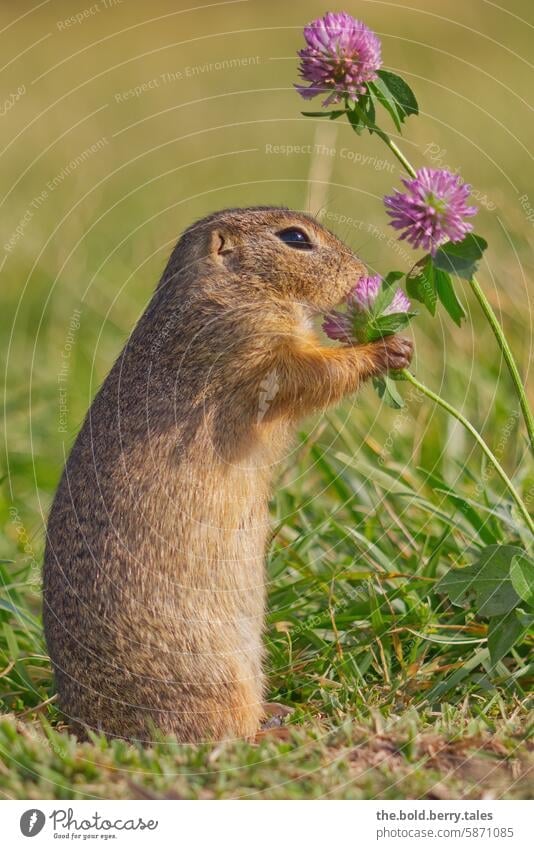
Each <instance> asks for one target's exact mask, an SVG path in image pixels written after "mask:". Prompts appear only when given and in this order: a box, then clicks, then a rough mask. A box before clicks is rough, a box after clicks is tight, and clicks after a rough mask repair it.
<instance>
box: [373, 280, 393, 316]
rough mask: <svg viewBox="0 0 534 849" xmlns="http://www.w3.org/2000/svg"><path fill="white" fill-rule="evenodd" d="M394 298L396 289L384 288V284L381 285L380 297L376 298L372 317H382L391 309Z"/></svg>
mask: <svg viewBox="0 0 534 849" xmlns="http://www.w3.org/2000/svg"><path fill="white" fill-rule="evenodd" d="M394 297H395V289H394V288H393V287H392V286H384V284H383V283H382V284H381V285H380V289H379V292H378V295H377V296H376V298H375V301H374V303H373V306H372V307H371V313H372V315H374V316H379V315H381V314H382V313H383V312H384V310H385V309H386V308H387V307H389V305H390V304H391V302H392V300H393V298H394Z"/></svg>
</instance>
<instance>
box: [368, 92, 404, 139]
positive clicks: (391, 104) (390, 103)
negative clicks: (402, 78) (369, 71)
mask: <svg viewBox="0 0 534 849" xmlns="http://www.w3.org/2000/svg"><path fill="white" fill-rule="evenodd" d="M367 88H368V90H369V92H370V93H371V96H374V97H376V99H377V100H378V102H379V103H380V105H381V106H383V107H384V109H385V110H386V111H387V112H389V114H390V115H391V118H392V119H393V123H394V124H395V127H396V128H397V130H398V131H399V133H400V132H401V119H400V118H399V113H398V110H397V104H396V102H395V99H394V97H393V96H392V94H391V93H390V91H389V89H388V87H387V85H386V84H385V83H384V82H382V80H381V79H377V80H375V81H374V82H372V83H367Z"/></svg>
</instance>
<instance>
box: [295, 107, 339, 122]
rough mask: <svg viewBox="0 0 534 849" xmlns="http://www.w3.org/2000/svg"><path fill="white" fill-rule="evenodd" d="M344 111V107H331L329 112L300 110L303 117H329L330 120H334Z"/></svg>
mask: <svg viewBox="0 0 534 849" xmlns="http://www.w3.org/2000/svg"><path fill="white" fill-rule="evenodd" d="M346 112H347V110H346V109H333V110H332V111H331V112H301V113H300V114H301V115H304V117H305V118H329V119H330V120H331V121H335V120H336V118H339V117H340V116H341V115H345V114H346Z"/></svg>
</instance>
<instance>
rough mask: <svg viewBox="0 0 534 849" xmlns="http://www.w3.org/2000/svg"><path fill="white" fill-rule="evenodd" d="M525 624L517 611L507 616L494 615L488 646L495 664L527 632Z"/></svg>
mask: <svg viewBox="0 0 534 849" xmlns="http://www.w3.org/2000/svg"><path fill="white" fill-rule="evenodd" d="M525 630H526V628H525V625H524V624H523V623H522V622H521V621H520V620H519V619H518V618H517V614H516V613H515V611H512V612H511V613H508V614H506V615H505V616H494V617H493V618H492V619H490V621H489V625H488V648H489V653H490V658H491V662H492V665H493V666H495V665H496V664H497V663H498V662H499V661H500V660H502V658H503V657H504V656H505V655H507V654H508V653H509V651H510V649H511V648H512V646H513V645H514V644H515V643H517V642H518V641H519V640H520V638H521V636H522V635H523V633H524V632H525Z"/></svg>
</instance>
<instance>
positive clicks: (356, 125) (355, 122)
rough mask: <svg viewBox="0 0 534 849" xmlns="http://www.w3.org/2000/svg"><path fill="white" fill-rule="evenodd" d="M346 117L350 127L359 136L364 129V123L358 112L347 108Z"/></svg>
mask: <svg viewBox="0 0 534 849" xmlns="http://www.w3.org/2000/svg"><path fill="white" fill-rule="evenodd" d="M347 118H348V119H349V121H350V125H351V127H352V129H353V130H354V131H355V132H356V133H358V135H359V136H361V134H362V133H363V131H364V130H365V124H364V122H363V121H362V119H361V116H360V115H359V114H358V112H356V111H354V110H353V109H349V110H348V112H347Z"/></svg>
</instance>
